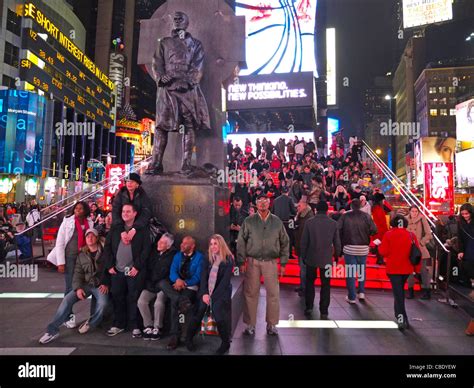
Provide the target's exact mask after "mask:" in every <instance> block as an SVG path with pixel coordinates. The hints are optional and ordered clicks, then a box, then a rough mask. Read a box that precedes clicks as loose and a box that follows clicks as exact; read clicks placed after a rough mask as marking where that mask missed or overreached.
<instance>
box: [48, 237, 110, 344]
mask: <svg viewBox="0 0 474 388" xmlns="http://www.w3.org/2000/svg"><path fill="white" fill-rule="evenodd" d="M109 284H110V277H109V275H108V273H107V272H106V271H105V265H104V258H103V256H102V245H101V244H100V243H99V232H97V230H96V229H88V230H87V231H86V246H84V247H83V248H82V250H81V252H80V253H79V256H78V258H77V261H76V266H75V268H74V275H73V278H72V287H73V290H72V291H70V292H69V293H68V294H67V295H66V296H65V297H64V299H63V301H62V302H61V304H60V305H59V308H58V311H56V314H55V316H54V318H53V320H52V322H51V323H50V324H49V325H48V328H47V329H46V333H45V334H44V335H43V336H42V337H41V338H40V340H39V342H40V343H41V344H47V343H48V342H51V341H53V340H54V339H56V338H58V336H59V327H60V326H61V325H62V324H63V323H64V322H66V321H67V320H68V319H69V313H70V311H71V309H72V306H73V305H74V304H75V303H77V302H79V301H80V300H85V299H87V298H88V297H89V296H90V295H92V297H93V298H95V300H96V303H95V308H94V311H93V312H92V315H91V317H90V318H89V319H88V320H87V321H85V322H84V323H83V324H82V325H81V326H80V327H79V333H81V334H85V333H87V332H88V331H89V329H91V328H94V327H97V326H98V325H99V323H100V322H101V321H102V317H103V315H104V311H105V308H106V307H107V303H108V293H109Z"/></svg>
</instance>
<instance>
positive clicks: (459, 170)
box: [456, 148, 474, 188]
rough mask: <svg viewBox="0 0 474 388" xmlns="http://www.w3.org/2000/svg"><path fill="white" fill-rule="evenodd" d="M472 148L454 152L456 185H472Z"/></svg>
mask: <svg viewBox="0 0 474 388" xmlns="http://www.w3.org/2000/svg"><path fill="white" fill-rule="evenodd" d="M473 161H474V148H471V149H469V150H466V151H462V152H458V153H457V154H456V179H457V186H458V187H465V188H467V187H474V169H473V168H472V162H473Z"/></svg>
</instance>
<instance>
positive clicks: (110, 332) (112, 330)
mask: <svg viewBox="0 0 474 388" xmlns="http://www.w3.org/2000/svg"><path fill="white" fill-rule="evenodd" d="M122 331H124V329H120V328H118V327H115V326H114V327H111V328H110V329H109V330H107V335H108V336H109V337H113V336H114V335H117V334H120V333H121V332H122Z"/></svg>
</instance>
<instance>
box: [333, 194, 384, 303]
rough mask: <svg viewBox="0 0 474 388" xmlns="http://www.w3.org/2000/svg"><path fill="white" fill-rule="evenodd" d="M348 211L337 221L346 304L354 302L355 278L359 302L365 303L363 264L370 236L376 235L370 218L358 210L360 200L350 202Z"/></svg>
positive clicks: (367, 252) (375, 229)
mask: <svg viewBox="0 0 474 388" xmlns="http://www.w3.org/2000/svg"><path fill="white" fill-rule="evenodd" d="M351 209H352V210H350V211H348V212H346V213H344V214H343V215H342V216H341V218H339V221H338V229H339V232H340V234H341V242H342V246H343V248H342V251H343V253H344V261H345V273H346V285H347V291H348V296H347V297H346V302H348V303H350V304H354V303H355V302H356V277H357V278H358V279H359V288H358V290H357V293H358V297H359V301H361V302H363V301H365V263H366V261H367V255H368V254H369V244H370V236H373V235H374V234H376V233H377V227H376V226H375V223H374V221H373V220H372V217H370V216H369V215H368V214H367V213H364V212H363V211H361V210H360V200H359V199H354V200H353V201H352V202H351Z"/></svg>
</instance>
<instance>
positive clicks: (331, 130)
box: [328, 117, 340, 150]
mask: <svg viewBox="0 0 474 388" xmlns="http://www.w3.org/2000/svg"><path fill="white" fill-rule="evenodd" d="M339 124H340V123H339V120H338V119H335V118H332V117H328V150H330V149H331V145H332V136H333V134H335V133H336V132H339V128H340V125H339Z"/></svg>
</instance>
